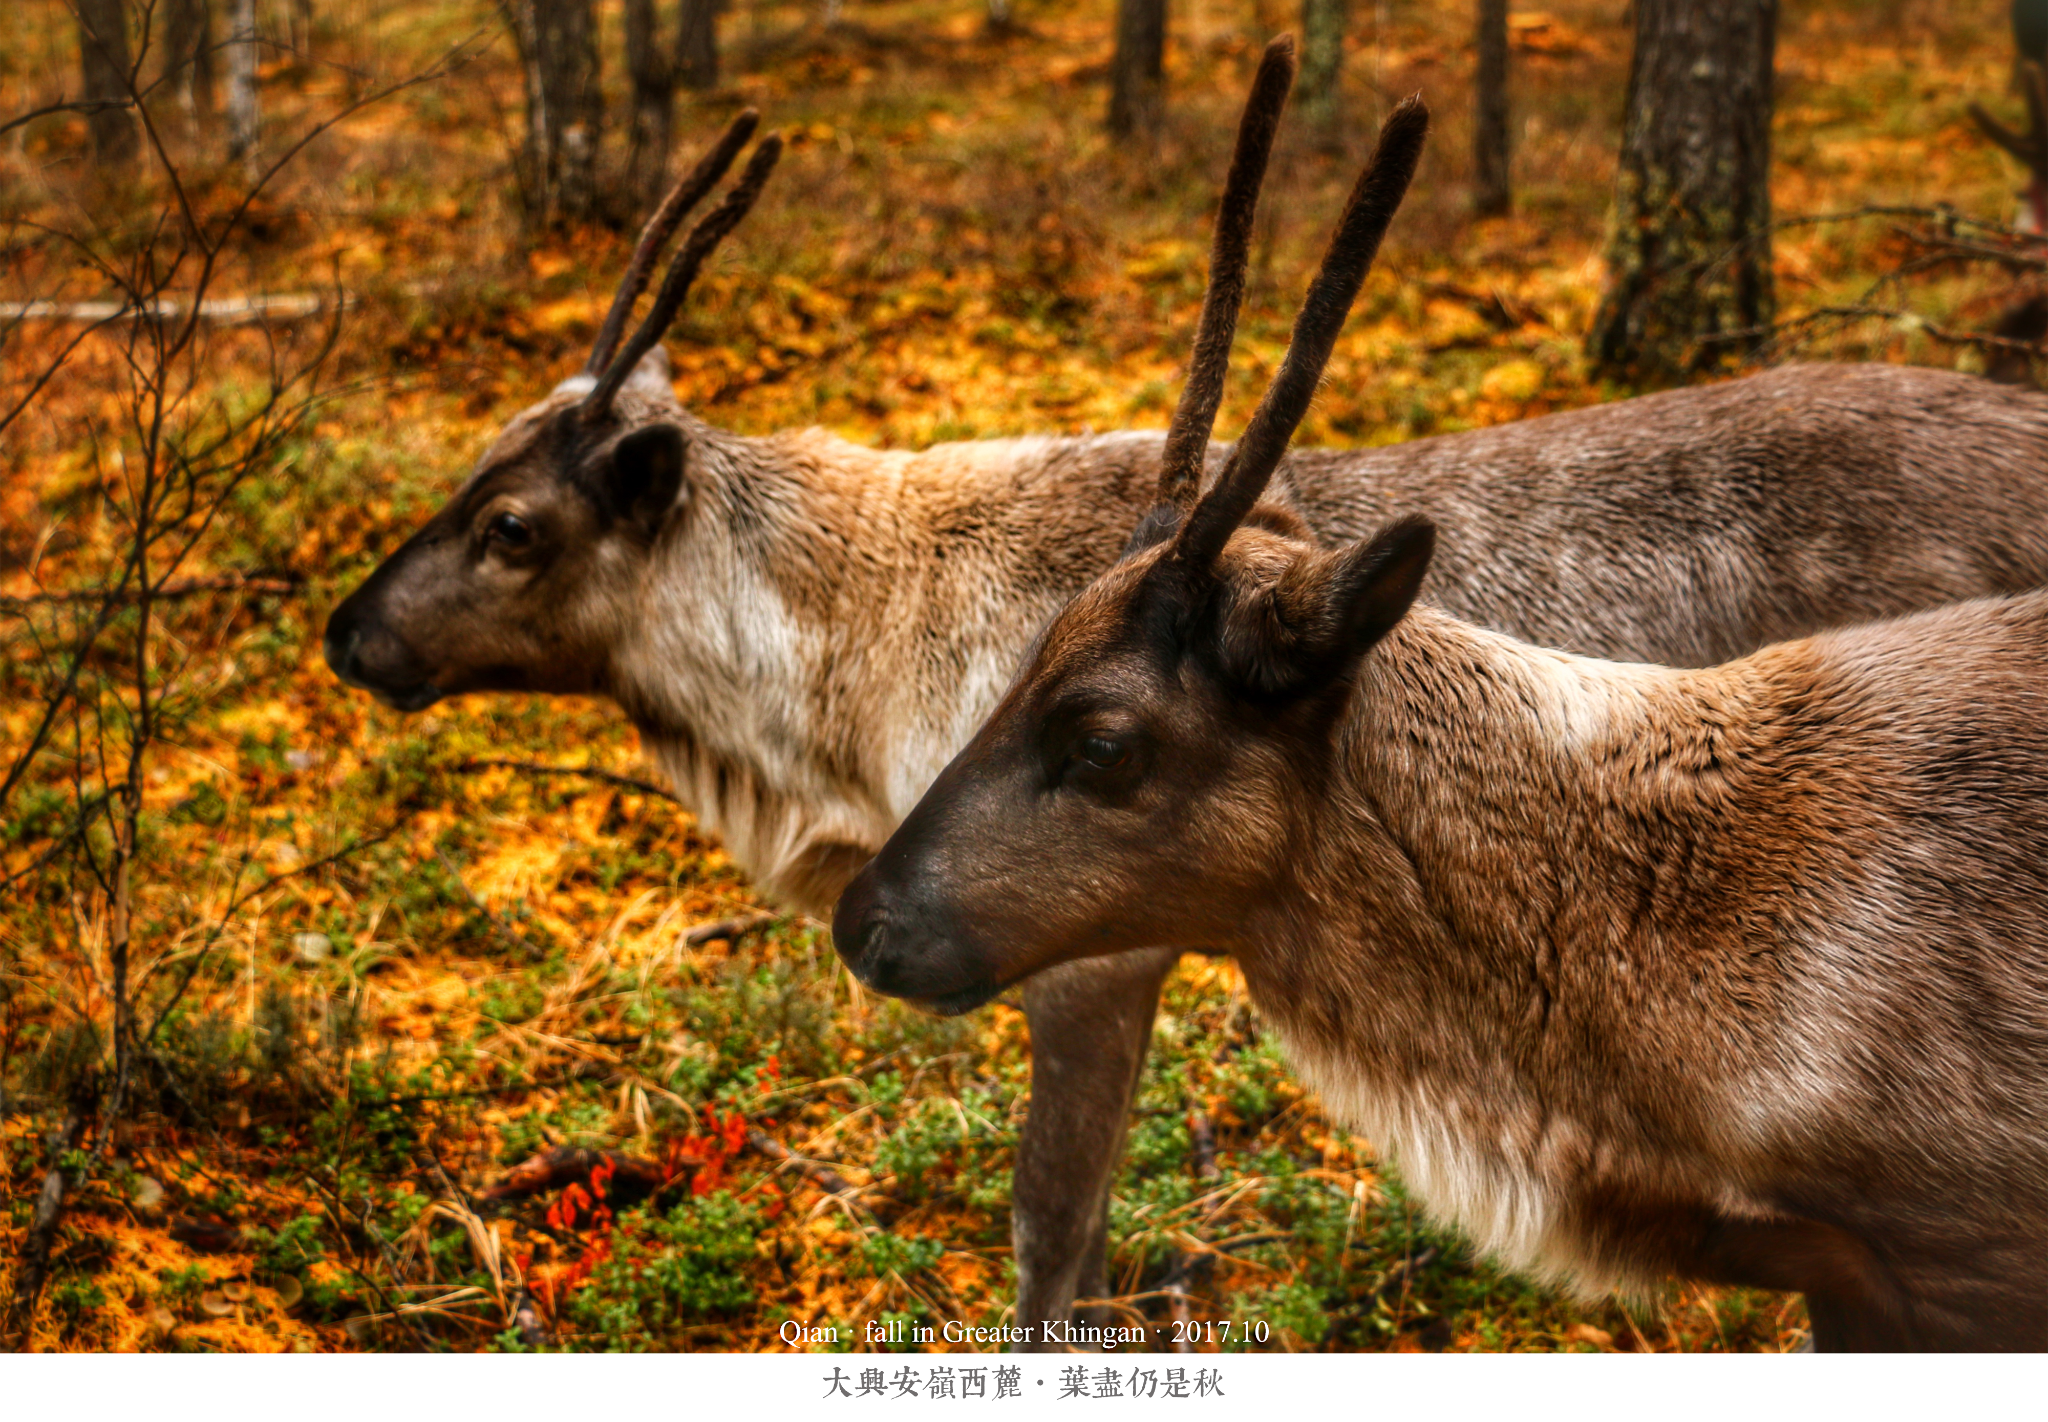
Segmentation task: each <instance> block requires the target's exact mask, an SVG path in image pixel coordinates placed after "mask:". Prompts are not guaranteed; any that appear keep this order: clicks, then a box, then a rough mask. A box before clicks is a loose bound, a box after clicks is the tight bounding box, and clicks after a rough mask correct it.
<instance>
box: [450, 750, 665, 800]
mask: <svg viewBox="0 0 2048 1422" xmlns="http://www.w3.org/2000/svg"><path fill="white" fill-rule="evenodd" d="M455 770H456V772H457V773H458V774H463V775H467V774H471V773H473V772H475V771H479V770H516V771H519V772H520V773H521V774H523V775H542V776H563V775H567V776H580V777H582V778H583V779H585V780H600V781H603V782H604V783H605V784H606V785H616V786H618V787H619V788H620V789H621V790H637V791H639V792H640V793H641V794H643V795H657V796H659V797H660V798H662V799H664V800H668V801H670V802H672V803H676V804H680V803H681V802H680V801H678V800H676V797H675V793H674V792H673V791H670V790H664V789H663V788H662V787H661V786H659V785H656V784H655V783H654V782H653V781H651V780H641V779H638V778H636V777H634V776H631V775H621V774H619V773H618V772H617V771H615V770H601V769H599V768H598V767H597V766H594V765H542V764H540V763H539V762H538V761H531V760H498V759H494V758H493V759H470V760H465V761H463V762H462V763H461V764H460V765H457V766H456V767H455Z"/></svg>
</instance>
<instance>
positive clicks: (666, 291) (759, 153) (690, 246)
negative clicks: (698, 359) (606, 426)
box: [580, 134, 782, 420]
mask: <svg viewBox="0 0 2048 1422" xmlns="http://www.w3.org/2000/svg"><path fill="white" fill-rule="evenodd" d="M781 156H782V140H781V139H780V138H779V137H777V136H776V135H774V134H770V135H769V136H768V137H766V138H764V139H762V140H761V143H760V146H759V147H757V148H755V150H754V156H753V157H751V158H749V159H748V160H747V166H746V170H745V171H744V172H742V173H741V174H740V180H739V181H738V182H737V183H734V184H733V185H732V191H730V192H728V193H727V194H726V195H725V201H723V202H721V203H720V204H719V205H718V206H717V207H714V208H712V209H711V211H709V212H707V213H705V214H704V216H703V217H702V218H700V219H698V222H697V225H696V226H695V227H692V228H691V229H690V235H689V236H688V237H686V238H684V239H683V245H682V247H681V249H680V250H678V251H677V253H676V255H675V260H674V261H672V262H670V263H669V268H668V275H667V276H666V277H664V278H663V279H662V283H661V290H660V291H659V292H657V293H656V294H655V297H654V305H653V306H652V307H650V308H649V309H648V312H647V319H646V320H644V321H642V322H641V323H640V326H639V328H638V329H637V330H635V331H634V332H633V335H632V338H631V339H630V340H628V341H627V342H626V344H625V347H624V349H622V350H621V351H620V352H619V353H618V356H617V357H616V358H615V359H614V360H613V361H612V363H611V364H610V365H609V366H608V367H606V369H605V372H604V374H603V375H601V376H599V377H598V379H597V385H596V388H594V389H593V390H592V391H591V392H590V394H589V396H588V397H587V398H586V399H585V400H584V402H583V404H582V406H581V407H580V408H581V409H582V412H583V418H584V419H585V420H596V419H599V418H601V417H602V416H603V415H604V413H605V412H606V411H607V410H609V409H610V408H611V403H612V397H613V396H614V395H617V394H618V393H619V387H620V386H621V385H624V384H625V383H626V377H627V376H629V375H631V374H632V373H633V367H634V366H636V365H638V364H639V363H640V357H642V356H644V355H646V354H647V352H648V351H650V350H652V349H653V347H654V343H655V342H656V341H658V340H660V339H661V337H662V333H663V332H664V331H666V330H668V328H669V323H670V322H672V321H674V320H675V319H676V313H677V312H678V311H680V310H682V307H683V298H684V297H685V296H687V295H689V292H690V283H691V282H693V281H695V280H696V279H697V271H698V269H699V268H700V267H702V266H703V265H704V259H705V258H706V257H708V256H710V255H711V252H712V250H713V249H714V248H715V247H717V246H718V244H719V243H720V242H723V241H724V240H725V238H726V234H728V233H729V232H731V231H732V230H733V228H735V227H737V226H739V225H740V219H741V218H743V217H745V216H746V215H747V213H748V211H749V210H750V209H751V208H752V207H753V206H754V201H755V199H757V198H759V197H760V196H761V188H762V186H763V185H764V184H766V183H767V181H768V175H769V174H770V173H771V172H773V171H774V170H775V160H776V159H778V158H780V157H781Z"/></svg>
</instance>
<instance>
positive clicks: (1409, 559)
mask: <svg viewBox="0 0 2048 1422" xmlns="http://www.w3.org/2000/svg"><path fill="white" fill-rule="evenodd" d="M1435 552H1436V525H1435V524H1433V523H1431V522H1430V521H1429V520H1428V519H1426V518H1420V517H1416V516H1410V517H1408V518H1404V519H1401V520H1400V521H1399V522H1396V523H1391V524H1389V525H1387V527H1385V528H1383V529H1381V530H1380V531H1379V533H1378V534H1377V535H1376V536H1375V537H1374V538H1373V539H1372V541H1371V542H1369V543H1361V544H1358V545H1356V546H1354V547H1352V548H1351V549H1349V550H1347V551H1346V552H1345V554H1344V556H1343V557H1342V558H1341V559H1340V560H1339V561H1338V564H1337V570H1336V574H1335V576H1334V577H1332V578H1331V580H1330V591H1329V608H1330V614H1331V621H1332V622H1333V623H1334V624H1335V626H1336V634H1337V637H1338V645H1337V646H1336V647H1334V648H1332V649H1331V650H1332V651H1334V652H1337V653H1338V654H1340V655H1349V656H1352V657H1359V656H1363V655H1365V653H1367V652H1369V651H1371V650H1372V647H1373V644H1374V643H1376V642H1378V641H1379V640H1380V638H1382V637H1384V636H1386V635H1387V634H1388V633H1389V632H1391V631H1393V630H1394V624H1395V623H1397V622H1399V621H1400V620H1401V619H1402V618H1404V617H1406V616H1407V615H1408V609H1409V608H1410V607H1412V606H1414V605H1415V595H1416V594H1417V593H1419V592H1421V591H1422V576H1423V574H1425V573H1427V572H1428V571H1429V560H1430V558H1431V556H1432V555H1433V554H1434V553H1435Z"/></svg>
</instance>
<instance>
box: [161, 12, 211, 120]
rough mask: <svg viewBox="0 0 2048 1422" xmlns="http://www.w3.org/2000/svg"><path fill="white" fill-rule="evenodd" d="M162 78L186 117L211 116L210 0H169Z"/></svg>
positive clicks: (165, 20) (166, 14)
mask: <svg viewBox="0 0 2048 1422" xmlns="http://www.w3.org/2000/svg"><path fill="white" fill-rule="evenodd" d="M164 75H165V77H166V78H167V79H169V81H170V87H171V92H172V93H173V94H174V95H176V96H177V100H178V105H179V107H180V108H182V109H184V110H185V113H186V114H187V116H188V117H191V118H193V119H203V118H211V117H212V116H213V111H214V99H213V86H214V82H215V79H216V77H217V76H216V70H215V67H214V52H213V4H212V0H170V4H169V5H167V6H166V7H165V14H164Z"/></svg>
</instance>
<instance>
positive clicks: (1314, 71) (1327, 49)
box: [1295, 0, 1351, 148]
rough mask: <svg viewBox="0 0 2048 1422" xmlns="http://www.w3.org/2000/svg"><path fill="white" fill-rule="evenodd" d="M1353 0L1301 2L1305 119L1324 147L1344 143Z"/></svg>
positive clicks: (1300, 90)
mask: <svg viewBox="0 0 2048 1422" xmlns="http://www.w3.org/2000/svg"><path fill="white" fill-rule="evenodd" d="M1350 18H1351V4H1350V0H1301V82H1300V84H1299V85H1298V86H1297V87H1296V89H1295V93H1296V94H1298V95H1299V96H1300V103H1301V113H1302V117H1303V119H1304V120H1306V122H1307V123H1308V126H1309V128H1310V130H1311V131H1312V132H1313V133H1314V134H1315V136H1316V140H1317V142H1318V143H1320V144H1321V145H1322V146H1323V147H1325V148H1335V147H1337V146H1339V145H1340V144H1341V143H1342V142H1343V129H1344V92H1343V79H1344V30H1345V27H1346V24H1347V22H1348V21H1349V20H1350Z"/></svg>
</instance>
